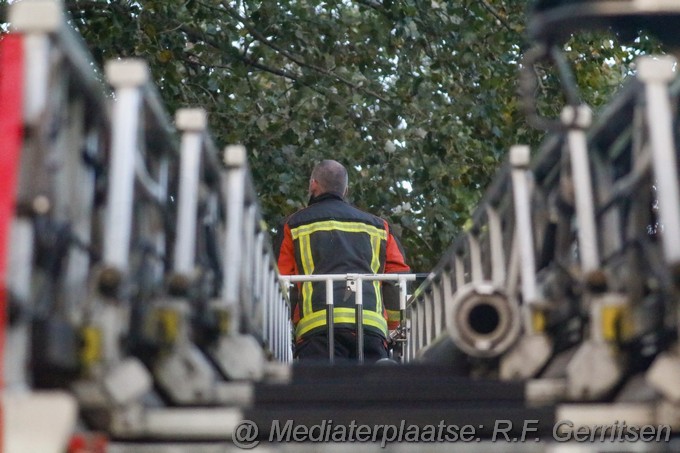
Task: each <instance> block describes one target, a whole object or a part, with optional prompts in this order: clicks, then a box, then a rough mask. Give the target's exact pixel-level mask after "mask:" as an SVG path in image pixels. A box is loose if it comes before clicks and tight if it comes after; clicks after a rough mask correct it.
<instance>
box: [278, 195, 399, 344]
mask: <svg viewBox="0 0 680 453" xmlns="http://www.w3.org/2000/svg"><path fill="white" fill-rule="evenodd" d="M275 249H276V252H277V254H278V266H279V272H280V273H281V274H282V275H310V274H346V273H358V274H381V273H399V272H409V271H410V269H409V267H408V266H407V265H406V263H405V260H404V253H403V251H402V249H401V245H400V244H399V242H398V241H397V240H396V238H395V237H394V236H393V235H392V234H391V233H390V229H389V225H388V223H387V222H386V221H385V220H383V219H381V218H379V217H376V216H374V215H372V214H368V213H366V212H363V211H361V210H359V209H357V208H355V207H353V206H351V205H350V204H348V203H346V202H345V201H344V200H343V199H342V197H340V196H338V195H336V194H332V193H326V194H323V195H320V196H318V197H316V198H312V199H311V200H310V203H309V206H308V207H307V208H304V209H301V210H300V211H298V212H296V213H295V214H292V215H291V216H289V217H288V218H287V219H286V220H285V222H284V224H283V226H282V227H281V228H280V229H279V234H278V237H277V240H276V241H275ZM381 287H382V285H381V283H380V282H377V281H376V282H372V281H364V282H363V285H362V289H363V291H362V295H363V306H364V311H363V319H364V327H365V329H366V330H367V331H371V332H374V333H377V334H380V335H383V336H386V335H387V331H388V321H389V328H395V327H396V324H397V323H398V320H399V311H398V310H399V300H398V297H394V296H392V297H388V298H387V299H386V300H384V299H383V294H382V291H381ZM298 288H299V297H298V300H297V301H295V304H294V307H293V323H294V324H295V338H296V339H297V340H299V339H300V338H302V337H303V336H305V335H308V334H311V333H316V332H323V331H325V326H326V312H325V308H326V289H325V282H318V283H317V282H315V283H311V282H308V283H302V284H301V285H298ZM390 294H394V291H391V292H390ZM354 296H355V295H354V293H352V292H350V291H348V290H347V289H346V283H345V282H335V284H334V291H333V302H334V307H335V308H334V311H333V315H334V317H333V319H334V323H335V326H336V327H338V328H343V327H351V328H353V327H354V324H355V311H354V304H355V297H354ZM386 305H387V306H386Z"/></svg>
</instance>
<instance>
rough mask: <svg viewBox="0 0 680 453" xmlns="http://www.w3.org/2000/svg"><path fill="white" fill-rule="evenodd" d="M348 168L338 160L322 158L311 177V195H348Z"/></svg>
mask: <svg viewBox="0 0 680 453" xmlns="http://www.w3.org/2000/svg"><path fill="white" fill-rule="evenodd" d="M347 185H348V178H347V169H346V168H345V167H344V166H343V165H342V164H341V163H340V162H338V161H335V160H330V159H327V160H322V161H321V162H319V163H318V164H316V166H315V167H314V170H312V176H311V177H310V178H309V196H310V197H318V196H319V195H322V194H324V193H334V194H336V195H339V196H341V197H343V198H344V197H345V195H347Z"/></svg>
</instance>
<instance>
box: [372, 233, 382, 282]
mask: <svg viewBox="0 0 680 453" xmlns="http://www.w3.org/2000/svg"><path fill="white" fill-rule="evenodd" d="M380 240H381V238H380V237H378V236H372V237H371V249H372V252H373V256H372V257H371V270H372V271H373V273H374V274H377V273H378V271H379V270H380Z"/></svg>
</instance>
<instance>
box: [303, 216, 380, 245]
mask: <svg viewBox="0 0 680 453" xmlns="http://www.w3.org/2000/svg"><path fill="white" fill-rule="evenodd" d="M331 230H338V231H344V232H347V233H366V234H368V235H370V236H376V237H378V238H380V239H383V240H387V232H386V231H385V230H384V229H382V228H378V227H375V226H373V225H368V224H366V223H362V222H341V221H338V220H327V221H324V222H315V223H310V224H309V225H302V226H299V227H296V228H293V229H291V230H290V233H291V235H292V236H293V240H295V239H297V238H299V237H301V236H306V235H309V234H312V233H316V232H317V231H331Z"/></svg>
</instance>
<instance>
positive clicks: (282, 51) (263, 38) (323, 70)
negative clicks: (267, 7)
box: [222, 2, 389, 103]
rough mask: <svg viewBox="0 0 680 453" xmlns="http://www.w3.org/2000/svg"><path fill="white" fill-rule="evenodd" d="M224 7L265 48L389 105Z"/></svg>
mask: <svg viewBox="0 0 680 453" xmlns="http://www.w3.org/2000/svg"><path fill="white" fill-rule="evenodd" d="M222 5H223V6H224V7H225V8H226V9H227V11H226V12H227V14H229V15H230V16H231V17H233V18H234V19H236V20H238V21H239V22H240V23H241V24H243V26H244V27H246V30H248V32H250V33H251V34H252V35H253V37H254V38H255V39H257V40H258V41H259V42H261V43H262V44H264V45H265V46H267V47H269V48H270V49H272V50H274V51H276V52H278V53H279V54H281V55H283V56H284V57H285V58H287V59H289V60H290V61H292V62H293V63H295V64H297V65H298V66H300V67H304V68H308V69H311V70H313V71H316V72H319V73H321V74H324V75H327V76H330V77H333V78H334V79H335V80H337V81H339V82H341V83H343V84H344V85H347V86H348V87H350V88H352V89H354V90H357V91H361V92H363V93H365V94H367V95H369V96H372V97H374V98H376V99H379V100H381V101H383V102H385V103H389V101H388V100H387V99H385V98H384V97H383V96H381V95H380V94H378V93H376V92H374V91H372V90H368V89H365V88H363V87H361V86H359V85H357V84H355V83H353V82H352V81H351V80H348V79H346V78H344V77H342V76H341V75H339V74H336V73H334V72H333V71H329V70H328V69H326V68H322V67H320V66H316V65H314V64H311V63H307V62H306V61H305V60H303V59H302V58H300V57H298V56H296V55H293V54H292V53H290V52H288V51H287V50H285V49H283V48H281V47H279V46H277V45H276V44H274V43H273V42H271V41H270V40H269V39H267V37H266V36H264V35H263V34H262V33H260V32H259V31H258V30H257V29H256V28H255V27H254V26H253V25H252V24H251V23H250V22H249V21H248V19H246V18H245V17H242V16H241V15H240V14H238V13H237V12H236V11H234V9H233V8H231V6H230V5H229V4H225V2H222Z"/></svg>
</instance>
